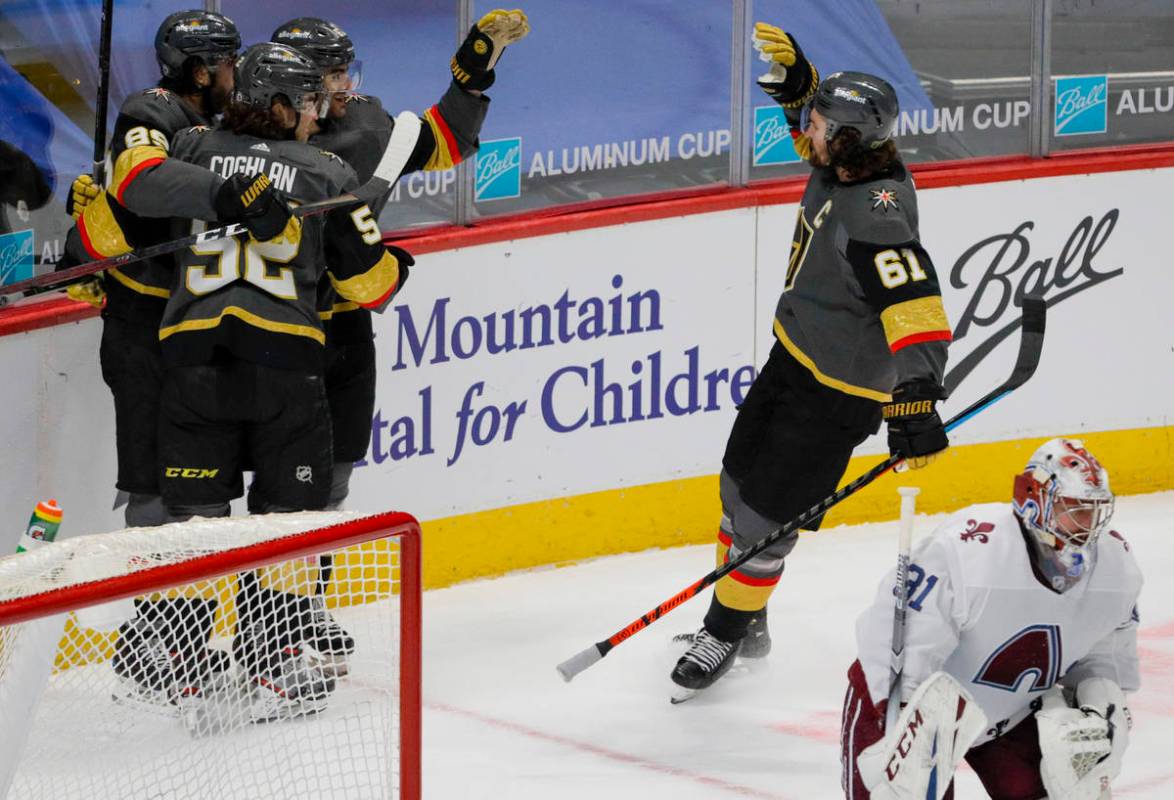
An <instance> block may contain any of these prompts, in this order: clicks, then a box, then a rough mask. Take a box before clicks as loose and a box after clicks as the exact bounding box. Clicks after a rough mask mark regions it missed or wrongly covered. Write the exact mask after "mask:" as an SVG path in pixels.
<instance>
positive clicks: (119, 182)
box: [110, 145, 167, 203]
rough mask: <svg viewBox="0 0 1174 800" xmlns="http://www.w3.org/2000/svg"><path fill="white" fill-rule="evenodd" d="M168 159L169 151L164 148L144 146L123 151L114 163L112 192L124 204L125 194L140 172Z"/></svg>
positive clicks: (111, 183)
mask: <svg viewBox="0 0 1174 800" xmlns="http://www.w3.org/2000/svg"><path fill="white" fill-rule="evenodd" d="M166 159H167V151H166V150H164V149H163V148H162V147H151V146H146V145H142V146H139V147H131V148H129V149H127V150H123V151H122V155H120V156H119V157H118V160H117V161H115V162H114V174H113V175H112V176H111V178H110V191H111V193H113V195H114V196H115V197H116V198H117V199H118V202H120V203H121V202H122V195H123V192H125V191H126V190H127V187H129V186H130V184H131V182H132V181H133V180H134V178H135V176H137V175H138V174H139V173H140V172H142V171H143V170H144V169H146V168H148V167H152V166H154V165H155V164H158V163H159V162H161V161H164V160H166Z"/></svg>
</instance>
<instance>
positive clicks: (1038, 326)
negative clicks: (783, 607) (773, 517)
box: [557, 295, 1047, 682]
mask: <svg viewBox="0 0 1174 800" xmlns="http://www.w3.org/2000/svg"><path fill="white" fill-rule="evenodd" d="M1046 315H1047V303H1046V302H1045V301H1044V300H1043V299H1042V298H1041V297H1039V296H1037V295H1029V296H1027V297H1025V298H1024V299H1023V319H1022V325H1023V333H1022V335H1021V337H1020V340H1019V352H1018V354H1017V355H1016V357H1015V366H1014V368H1013V369H1012V370H1011V375H1010V376H1009V377H1008V378H1007V380H1005V381H1003V382H1002V383H1001V384H999V385H998V386H997V387H995V388H994V389H992V390H991V391H989V392H987V393H986V394H985V395H983V396H982V397H980V398H979V399H978V400H976V401H974V402H973V403H971V404H970V405H969V406H967V407H966V408H965V409H963V410H962V411H961V412H960V413H958V414H956V415H954V416H953V417H952V418H951V419H950V421H949V422H947V423H946V424H945V428H946V430H947V431H949V430H953V429H954V428H956V427H958V426H959V425H961V424H962V423H964V422H966V421H967V420H969V419H970V418H971V417H974V416H975V415H977V414H979V413H980V412H982V411H984V410H985V409H987V408H990V407H991V406H992V405H994V404H995V403H996V402H998V401H999V400H1001V399H1002V398H1004V397H1006V396H1007V395H1008V394H1010V393H1011V392H1013V391H1015V390H1016V389H1018V388H1019V387H1020V386H1022V385H1023V384H1024V383H1026V382H1027V381H1028V380H1029V379H1030V378H1031V376H1032V375H1034V374H1035V370H1036V367H1038V366H1039V359H1040V354H1041V353H1042V351H1043V339H1044V327H1045V320H1046ZM901 460H902V459H901V458H900V457H899V456H889V457H888V458H886V459H885V460H884V461H882V462H880V463H879V464H877V465H876V466H875V467H873V468H872V469H870V470H868V472H865V473H864V474H863V475H861V476H859V477H857V478H855V479H854V480H853V481H852V482H851V483H849V484H847V485H846V486H843V487H841V488H840V489H839V490H837V491H836V492H835V493H834V494H832V495H830V496H828V497H826V498H824V499H823V500H821V501H820V502H819V503H817V504H816V505H814V506H812V507H811V508H809V509H807V510H806V511H804V512H803V513H802V514H800V515H799V516H798V517H796V518H795V519H793V520H791V521H790V522H788V523H787V524H786V525H784V526H783V527H781V528H779V529H778V530H777V531H775V532H773V533H772V534H770V535H769V536H767V537H766V538H764V539H762V540H760V541H758V542H757V543H755V544H754V545H753V546H752V547H749V548H747V549H746V550H744V551H743V552H741V553H739V554H738V557H737V558H735V559H731V560H729V561H727V562H726V563H725V564H723V565H721V566H720V567H718V568H717V569H715V570H714V571H713V572H710V573H709V574H708V575H706V576H705V577H704V578H702V579H701V580H699V581H697V582H695V583H693V584H692V585H690V586H689V587H687V588H685V589H682V590H681V591H680V592H677V594H675V595H673V596H672V597H671V598H669V599H668V600H666V601H664V602H663V603H661V604H660V605H658V606H657V607H656V608H654V609H652V610H651V611H649V612H648V613H647V614H644V615H642V616H641V617H640V618H639V619H637V620H633V621H632V623H631V624H629V625H627V626H626V627H624V628H622V629H620V630H618V631H616V632H615V633H614V634H612V635H611V636H609V637H608V638H607V639H604V640H603V641H600V642H596V643H595V644H593V645H591V646H590V647H588V648H586V649H584V650H582V651H581V652H579V653H576V654H575V655H573V656H571V657H570V658H568V659H567V660H566V661H564V662H562V663H561V664H559V665H558V667H557V669H558V672H559V675H561V676H562V678H563V680H564V681H567V682H570V681H571V679H572V678H574V677H575V676H576V675H578V674H579V673H580V672H582V671H583V670H585V669H587V668H588V667H590V666H592V665H594V664H596V663H598V662H599V661H601V660H603V658H604V656H606V655H607V654H608V653H610V652H611V651H612V649H613V648H615V647H616V646H617V645H619V644H621V643H623V642H624V641H626V640H627V639H628V638H629V637H631V636H633V635H635V634H636V633H639V632H640V631H642V630H644V629H645V628H647V627H648V626H649V625H651V624H652V623H654V622H656V621H657V620H658V619H660V618H661V617H663V616H664V615H665V614H667V613H669V612H670V611H672V610H673V609H674V608H676V607H677V606H679V605H682V604H683V603H685V602H686V601H688V600H691V599H692V598H694V597H696V596H697V595H698V594H700V593H701V592H702V591H703V590H705V589H706V588H708V587H710V586H712V585H713V584H715V583H717V582H718V581H719V580H721V579H722V578H724V577H725V576H726V575H729V574H730V573H731V572H733V571H734V570H736V569H738V568H739V567H741V566H742V565H743V564H745V563H746V562H748V561H749V560H750V559H752V558H754V557H755V556H757V555H758V554H759V553H761V552H762V551H763V550H765V549H766V548H768V547H770V546H771V545H772V544H774V543H775V542H777V541H779V539H782V538H783V537H784V536H787V535H789V534H790V533H791V532H793V531H795V530H798V529H799V528H800V527H802V526H803V525H806V524H807V523H809V522H811V521H812V520H813V519H816V518H817V517H819V516H821V515H823V514H825V513H827V511H828V509H830V508H831V507H832V506H834V505H836V504H838V503H839V502H840V501H842V500H845V499H847V498H848V497H851V496H852V495H853V494H855V493H856V492H858V491H859V490H861V489H863V488H864V487H865V486H867V485H868V484H870V483H872V482H873V481H874V480H876V479H877V478H879V477H880V476H881V475H883V474H884V473H886V472H888V471H889V470H890V469H892V468H893V467H895V466H896V465H897V464H899V463H900V462H901Z"/></svg>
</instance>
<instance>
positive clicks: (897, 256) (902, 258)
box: [872, 247, 928, 289]
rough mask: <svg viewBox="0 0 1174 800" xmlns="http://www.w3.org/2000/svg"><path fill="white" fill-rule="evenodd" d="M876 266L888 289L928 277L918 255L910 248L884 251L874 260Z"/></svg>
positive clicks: (882, 281)
mask: <svg viewBox="0 0 1174 800" xmlns="http://www.w3.org/2000/svg"><path fill="white" fill-rule="evenodd" d="M872 261H873V263H874V264H876V271H877V272H878V273H879V274H880V280H881V283H882V284H883V285H884V287H885V288H886V289H896V288H897V287H898V286H903V285H905V284H906V283H908V282H909V281H910V280H914V281H923V280H925V279H926V278H927V277H928V276H927V275H926V274H925V270H924V269H922V268H921V262H920V261H918V260H917V253H915V252H913V250H912V249H910V248H908V247H902V248H901V251H900V252H897V251H896V250H891V249H890V250H882V251H880V252H879V253H877V254H876V256H874V257H873V259H872Z"/></svg>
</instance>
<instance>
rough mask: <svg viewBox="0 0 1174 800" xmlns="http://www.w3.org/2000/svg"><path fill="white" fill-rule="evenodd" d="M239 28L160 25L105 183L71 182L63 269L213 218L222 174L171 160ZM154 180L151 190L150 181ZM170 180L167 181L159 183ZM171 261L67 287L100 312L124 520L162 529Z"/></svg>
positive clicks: (215, 102) (218, 104) (223, 21)
mask: <svg viewBox="0 0 1174 800" xmlns="http://www.w3.org/2000/svg"><path fill="white" fill-rule="evenodd" d="M239 48H240V34H239V33H238V32H237V29H236V26H235V25H234V24H233V22H232V20H230V19H228V18H227V17H224V16H222V15H220V14H216V13H212V12H207V11H200V10H193V11H179V12H176V13H174V14H171V15H170V16H168V17H167V18H166V19H165V20H163V22H162V24H160V26H159V29H158V32H157V33H156V36H155V55H156V58H157V60H158V62H159V68H160V71H161V73H162V77H161V78H160V80H159V84H158V85H157V86H154V87H152V88H150V89H146V90H143V91H141V92H134V93H132V94H131V95H130V96H129V97H128V98H127V99H126V101H125V102H124V103H123V104H122V107H121V108H120V110H119V113H118V117H117V119H116V120H115V123H114V133H113V136H112V138H111V143H110V155H109V158H110V165H111V169H110V173H109V175H108V184H107V186H105V187H101V188H99V187H97V186H95V185H94V183H93V180H92V179H91V178H90V176H89V175H82V176H81V177H79V178H78V179H77V180H76V181H74V185H73V190H72V193H71V197H70V203H69V206H70V208H69V211H70V213H71V214H72V215H73V216H74V217H75V219H76V220H77V223H76V225H75V226H74V228H73V229H71V230H70V232H69V234H68V236H67V238H66V248H65V258H64V259H63V260H62V262H61V263H60V264H58V269H63V268H66V267H68V266H72V265H74V264H77V263H81V262H83V261H87V260H90V259H99V258H106V257H109V256H114V255H120V254H122V253H126V252H128V251H130V250H132V249H134V248H137V247H145V246H148V245H152V244H158V243H160V242H163V241H166V240H167V239H168V238H169V237H170V231H169V226H168V225H167V224H165V223H162V222H161V219H160V218H167V217H171V216H207V215H209V214H211V213H213V206H214V203H215V198H216V193H217V192H218V191H219V190H220V189H221V187H222V185H223V183H224V181H223V179H222V178H220V177H219V176H217V175H215V174H213V173H211V172H209V171H207V170H205V169H200V168H197V167H193V166H192V165H189V164H182V163H179V162H175V161H170V160H168V157H167V156H168V150H169V148H170V143H171V139H172V138H173V137H174V136H175V134H176V133H177V132H179V131H181V130H184V129H186V128H190V127H191V126H193V125H208V124H210V122H211V120H212V118H213V117H214V115H216V114H218V113H219V112H220V111H221V110H222V109H223V108H224V104H225V102H226V101H227V98H228V95H229V93H230V92H231V91H232V88H233V61H234V60H235V58H236V54H237V50H238V49H239ZM148 183H151V184H153V188H151V189H149V190H147V189H144V188H143V187H144V186H146V184H148ZM160 187H162V188H160ZM173 274H174V268H173V266H172V259H171V258H170V257H164V258H158V259H149V260H144V261H138V262H135V263H133V264H131V265H128V266H125V267H117V268H114V269H111V270H108V271H107V272H106V273H105V274H104V277H102V278H100V279H99V278H93V279H90V280H88V281H84V282H82V283H80V284H76V285H74V286H71V287H70V288H69V290H68V291H69V294H70V296H71V297H73V298H74V299H77V300H84V301H86V302H89V303H91V304H93V305H96V306H99V307H101V308H102V320H103V325H102V343H101V350H100V353H101V362H102V377H103V379H104V380H105V381H106V384H107V385H108V386H109V387H110V391H111V393H112V394H113V396H114V413H115V432H116V446H117V452H118V478H117V484H116V485H117V487H118V490H119V492H120V500H119V502H122V501H127V506H126V524H127V525H128V526H144V525H158V524H159V523H160V522H161V521H162V519H163V506H162V503H161V501H160V499H159V478H158V458H157V453H156V428H157V427H158V418H159V413H158V411H159V390H160V385H161V381H162V374H163V373H162V367H161V363H160V356H159V338H158V331H159V320H160V318H161V317H162V315H163V307H164V305H165V304H166V302H167V297H168V294H169V293H170V289H171V282H172V277H173Z"/></svg>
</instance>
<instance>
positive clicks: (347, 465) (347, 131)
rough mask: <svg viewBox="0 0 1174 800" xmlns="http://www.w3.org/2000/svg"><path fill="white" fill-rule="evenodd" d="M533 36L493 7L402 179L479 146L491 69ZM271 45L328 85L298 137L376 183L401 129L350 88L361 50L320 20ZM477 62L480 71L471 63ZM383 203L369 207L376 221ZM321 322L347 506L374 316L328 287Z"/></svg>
mask: <svg viewBox="0 0 1174 800" xmlns="http://www.w3.org/2000/svg"><path fill="white" fill-rule="evenodd" d="M528 30H529V25H528V22H527V21H526V16H525V14H523V13H522V12H520V11H513V12H505V11H501V10H496V11H491V12H489V13H488V14H486V15H485V16H484V17H482V19H481V20H480V21H479V22H478V23H477V24H476V25H474V26H473V28H472V30H471V31H470V32H469V39H468V40H469V41H470V42H472V41H480V42H483V43H484V44H485V47H484V48H482V49H480V50H476V49H475V48H473V47H472V45H471V44H470V45H469V46H462V48H461V49H460V50H459V51H458V53H457V56H455V57H454V59H453V62H454V64H455V63H458V62H465V63H466V66H467V69H466V70H460V71H459V73H460V75H462V76H464V77H465V79H466V80H465V81H464V83H462V82H460V80H459V79H458V71H457V70H456V69H455V68H454V72H453V75H454V78H453V82H452V84H451V85H450V86H449V88H448V90H447V91H446V92H445V93H444V95H443V96H442V97H441V98H440V101H439V102H438V103H437V104H436V105H434V106H432V107H431V108H429V109H428V110H427V111H425V112H424V113H423V114H421V115H420V120H421V123H422V124H421V125H420V132H419V136H418V137H417V139H416V141H415V143H414V145H413V147H412V152H411V155H410V157H409V158H408V161H407V163H406V165H405V166H404V170H403V172H404V173H410V172H415V171H417V170H446V169H450V168H452V167H453V166H454V165H455V164H457V163H459V162H460V161H462V160H463V159H464V158H467V157H468V156H469V155H470V154H471V153H473V152H474V151H475V150H476V149H477V137H478V134H479V133H480V131H481V124H482V122H483V121H484V119H485V114H486V112H487V111H488V108H489V99H488V98H487V97H484V96H483V95H482V92H481V90H482V89H484V88H488V86H489V85H490V84H492V83H493V67H492V63H495V62H496V61H497V60H498V59H499V57H500V55H501V51H502V49H503V48H504V47H506V46H507V45H509V44H512V43H514V42H516V41H518V40H520V39H521V38H522V37H523V36H525V35H526V33H527V32H528ZM271 40H272V41H274V42H279V43H281V44H286V45H289V46H290V47H293V48H294V49H296V50H298V51H299V52H301V53H302V54H303V55H305V56H306V57H308V58H309V59H310V60H312V61H314V63H316V64H317V65H318V66H319V67H321V68H322V70H323V81H324V83H325V85H326V88H327V90H328V91H330V92H331V93H332V94H331V100H330V107H329V110H328V112H327V113H326V115H325V116H323V117H320V118H315V117H314V116H313V115H303V116H302V117H301V118H300V119H299V122H298V129H297V135H298V137H299V138H301V139H305V140H307V141H309V142H310V143H311V144H313V145H316V146H318V147H322V148H324V149H326V150H329V151H330V152H332V153H335V154H336V155H338V156H339V157H340V158H342V160H343V161H345V162H346V163H347V164H349V165H350V166H351V167H353V168H354V170H355V172H356V173H357V174H358V177H359V180H360V181H361V182H362V181H366V180H367V179H368V178H370V177H371V174H372V173H373V171H374V169H375V167H376V165H377V164H378V162H379V158H380V155H381V154H382V153H383V151H384V148H386V146H387V142H388V141H389V139H390V138H391V135H392V132H393V131H394V130H395V120H394V119H393V118H392V117H390V116H389V115H388V114H387V112H386V111H385V110H384V108H383V105H382V104H381V103H380V101H379V99H378V98H376V97H370V96H366V95H361V94H357V93H355V92H353V91H351V89H353V88H357V87H355V86H354V83H355V81H356V80H357V76H360V75H361V73H360V70H359V69H358V68H357V67H356V64H357V63H358V62H356V60H355V48H354V44H353V43H352V41H351V39H350V37H349V36H347V34H346V33H345V32H344V31H343V30H342V29H341V28H339V27H338V26H337V25H334V24H333V23H331V22H328V21H327V20H324V19H318V18H315V17H299V18H297V19H293V20H290V21H289V22H286V23H284V24H283V25H280V26H279V27H278V28H277V30H275V31H274V32H273V36H272V37H271ZM466 52H467V53H468V54H469V55H470V58H472V57H474V56H475V57H476V58H481V56H478V55H476V54H477V53H480V52H484V59H485V61H484V62H483V63H482V64H481V66H480V67H478V66H477V64H476V63H474V62H473V61H472V60H469V59H466V57H465V55H464V53H466ZM386 201H387V198H386V197H384V198H382V199H381V200H380V201H379V202H378V203H376V204H373V206H372V215H373V217H374V219H376V220H378V219H379V216H380V212H382V210H383V206H384V204H385V203H386ZM322 289H323V297H322V309H321V311H322V317H323V326H324V328H325V330H326V391H327V396H328V398H329V400H330V413H331V416H332V417H333V422H334V447H335V453H334V454H335V462H336V463H335V471H334V482H335V483H334V488H333V491H332V494H331V506H332V507H337V506H339V505H341V503H342V501H343V500H344V499H345V498H346V495H347V492H348V479H349V477H350V474H351V469H352V465H353V464H354V462H355V461H358V460H359V459H361V458H363V456H364V455H366V453H367V446H368V443H369V441H370V438H371V417H372V414H373V412H374V407H375V348H374V342H373V335H372V331H371V317H370V313H369V312H368V311H366V310H365V309H363V308H361V307H360V306H358V305H356V304H355V303H353V302H350V301H348V300H346V299H345V298H341V297H339V296H338V294H337V292H335V291H334V290H333V288H332V287H331V286H330V285H329V284H327V283H324V284H323V287H322Z"/></svg>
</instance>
